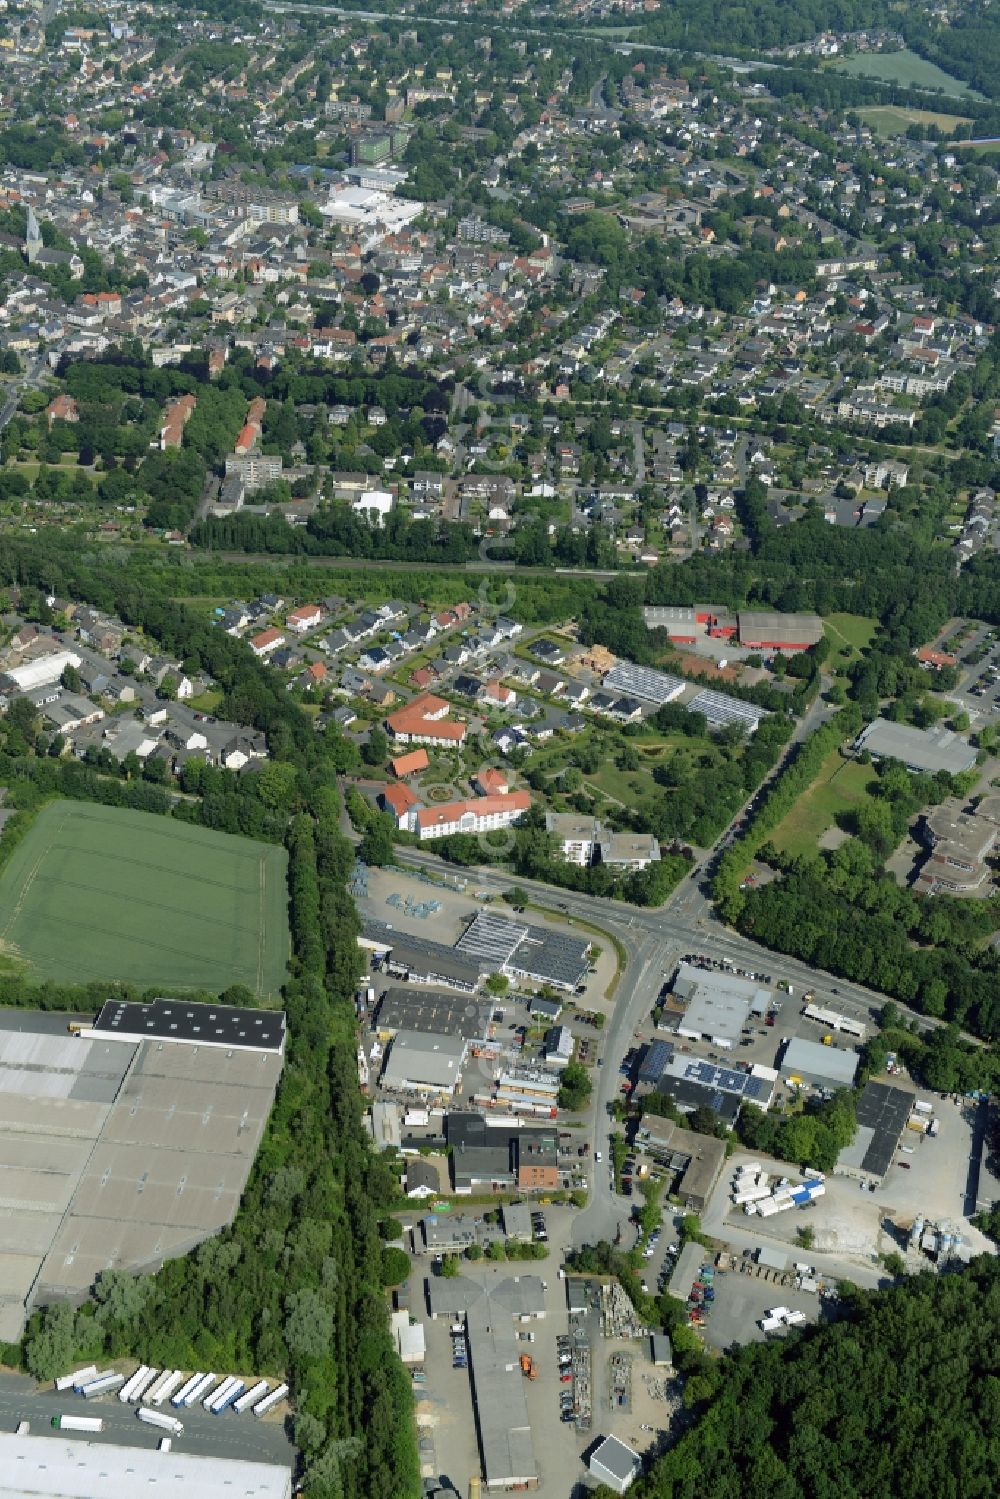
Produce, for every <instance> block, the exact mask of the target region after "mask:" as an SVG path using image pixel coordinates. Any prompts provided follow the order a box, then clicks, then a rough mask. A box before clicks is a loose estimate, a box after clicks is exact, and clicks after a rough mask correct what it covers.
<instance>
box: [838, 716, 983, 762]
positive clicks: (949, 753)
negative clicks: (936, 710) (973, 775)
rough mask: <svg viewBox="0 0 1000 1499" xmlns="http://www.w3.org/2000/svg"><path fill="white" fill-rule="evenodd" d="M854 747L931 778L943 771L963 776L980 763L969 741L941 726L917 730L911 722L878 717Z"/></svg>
mask: <svg viewBox="0 0 1000 1499" xmlns="http://www.w3.org/2000/svg"><path fill="white" fill-rule="evenodd" d="M854 747H855V749H857V750H867V751H868V753H869V754H870V755H874V756H875V757H876V759H884V760H899V761H900V763H901V764H903V765H906V766H909V767H910V769H912V770H923V771H927V772H928V773H929V774H930V775H935V774H936V773H937V772H938V771H939V770H946V771H947V772H948V774H949V775H953V776H955V775H961V774H962V772H963V771H964V770H970V769H971V768H972V766H973V765H975V763H976V752H975V750H974V749H973V748H972V746H971V745H970V744H969V742H968V740H967V739H962V738H961V736H960V735H958V734H954V733H952V731H951V729H946V728H944V727H943V726H942V725H940V724H939V725H937V726H936V727H935V728H933V729H915V728H913V727H912V726H911V725H910V724H908V723H892V722H891V721H890V720H889V719H888V718H876V719H875V721H874V722H873V723H870V724H869V725H868V727H867V729H865V730H864V731H863V733H862V734H861V736H860V738H859V739H858V740H857V741H856V743H855V746H854Z"/></svg>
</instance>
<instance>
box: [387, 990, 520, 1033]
mask: <svg viewBox="0 0 1000 1499" xmlns="http://www.w3.org/2000/svg"><path fill="white" fill-rule="evenodd" d="M492 1014H493V1006H492V1005H491V1004H489V1003H488V1002H487V1001H486V1000H477V999H472V998H468V997H466V996H465V995H457V994H439V993H436V992H435V991H434V990H432V989H421V988H418V986H417V985H416V984H399V985H396V986H393V987H392V988H390V989H387V990H386V991H385V994H384V995H383V996H382V999H381V1001H380V1002H379V1006H378V1010H377V1011H376V1015H375V1029H376V1030H377V1031H378V1034H379V1036H380V1038H381V1039H382V1040H384V1041H387V1040H389V1039H390V1038H391V1037H392V1036H394V1035H395V1034H396V1032H397V1031H401V1030H406V1031H427V1032H436V1033H437V1034H439V1035H446V1036H461V1037H462V1038H463V1039H464V1040H466V1041H485V1040H486V1039H487V1038H488V1036H489V1034H490V1031H491V1028H492V1020H491V1017H492Z"/></svg>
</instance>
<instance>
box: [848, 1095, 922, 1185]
mask: <svg viewBox="0 0 1000 1499" xmlns="http://www.w3.org/2000/svg"><path fill="white" fill-rule="evenodd" d="M912 1108H913V1095H912V1094H911V1093H906V1092H904V1090H903V1089H902V1088H894V1087H892V1086H891V1084H889V1083H873V1082H869V1083H867V1084H866V1085H865V1090H864V1092H863V1093H862V1095H861V1097H860V1098H859V1100H858V1105H857V1114H858V1127H859V1129H870V1130H871V1131H872V1139H871V1143H870V1145H869V1146H868V1149H867V1150H866V1151H865V1155H864V1159H863V1160H862V1162H861V1169H862V1170H863V1171H867V1172H870V1173H871V1174H872V1175H873V1176H885V1173H886V1172H887V1171H888V1169H889V1167H890V1165H891V1164H892V1158H893V1156H894V1155H895V1152H896V1146H897V1145H898V1144H899V1137H900V1135H901V1134H902V1133H903V1128H904V1126H905V1124H906V1121H907V1119H909V1117H910V1111H911V1109H912Z"/></svg>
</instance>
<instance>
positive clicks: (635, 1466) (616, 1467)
mask: <svg viewBox="0 0 1000 1499" xmlns="http://www.w3.org/2000/svg"><path fill="white" fill-rule="evenodd" d="M641 1470H642V1460H641V1458H640V1457H639V1454H638V1453H637V1452H633V1451H632V1448H631V1447H629V1446H626V1444H625V1443H624V1442H622V1441H620V1440H619V1438H618V1437H605V1438H604V1441H603V1442H601V1444H600V1446H599V1447H596V1448H595V1449H594V1451H593V1452H592V1453H591V1454H590V1471H591V1473H593V1475H594V1477H595V1478H599V1479H600V1481H601V1483H606V1484H607V1486H608V1488H609V1489H614V1491H615V1493H616V1494H624V1492H625V1490H626V1489H627V1488H628V1487H629V1485H630V1484H631V1483H633V1482H634V1480H635V1479H636V1478H637V1477H638V1476H639V1473H640V1472H641Z"/></svg>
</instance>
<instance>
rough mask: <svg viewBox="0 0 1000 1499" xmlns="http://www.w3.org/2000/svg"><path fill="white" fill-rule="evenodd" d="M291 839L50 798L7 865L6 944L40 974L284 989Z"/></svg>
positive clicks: (1, 877) (1, 901) (1, 922)
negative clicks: (281, 844)
mask: <svg viewBox="0 0 1000 1499" xmlns="http://www.w3.org/2000/svg"><path fill="white" fill-rule="evenodd" d="M285 861H286V855H285V851H284V849H283V848H276V847H274V846H273V845H271V844H267V843H255V842H254V841H253V840H252V839H250V838H234V837H231V836H230V835H229V834H228V833H213V832H210V831H209V830H208V829H206V828H198V827H192V826H191V825H190V824H188V823H183V822H175V821H173V819H172V818H169V817H156V816H153V815H152V814H151V813H148V812H129V811H124V810H121V809H119V808H115V807H100V806H96V805H93V804H91V803H89V802H72V801H57V802H50V803H49V804H48V806H45V807H43V808H42V810H41V812H40V813H39V815H38V817H37V818H36V820H35V823H34V825H33V827H32V828H31V831H30V832H29V833H28V835H27V837H26V838H25V839H24V841H23V843H21V844H20V845H19V846H18V847H17V848H16V849H15V850H14V853H13V854H12V855H11V858H10V861H9V863H8V864H7V865H6V867H5V868H4V870H3V873H2V874H0V954H3V955H4V956H6V957H7V958H10V959H14V960H17V959H20V960H21V961H22V962H25V963H27V964H28V965H29V967H30V969H31V970H32V971H33V973H35V974H36V975H37V976H39V977H41V978H51V979H58V980H61V981H62V982H64V983H65V982H71V981H74V980H76V981H80V982H84V981H86V980H90V979H122V980H124V981H125V982H128V983H135V984H141V985H143V986H144V987H154V986H161V987H163V988H199V989H209V990H213V991H215V992H217V993H218V992H221V991H222V990H223V989H226V988H228V987H229V985H230V984H245V985H246V986H247V988H249V989H252V990H254V991H255V992H256V993H257V994H258V995H259V996H260V997H261V998H266V997H267V996H269V995H276V994H277V992H278V989H279V988H280V986H281V983H282V981H283V979H284V975H285V964H286V961H287V958H288V921H287V916H286V893H285Z"/></svg>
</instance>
